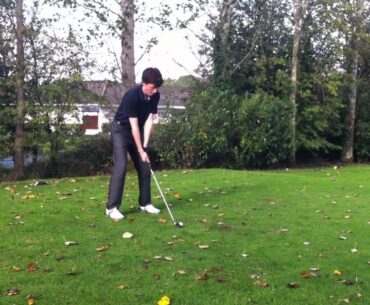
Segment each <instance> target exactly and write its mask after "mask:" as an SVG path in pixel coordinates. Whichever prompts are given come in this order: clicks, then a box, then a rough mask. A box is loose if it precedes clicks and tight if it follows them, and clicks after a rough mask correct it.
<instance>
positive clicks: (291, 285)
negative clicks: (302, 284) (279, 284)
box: [286, 282, 299, 288]
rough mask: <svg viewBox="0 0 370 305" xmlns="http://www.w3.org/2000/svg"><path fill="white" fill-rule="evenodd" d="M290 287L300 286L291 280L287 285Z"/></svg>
mask: <svg viewBox="0 0 370 305" xmlns="http://www.w3.org/2000/svg"><path fill="white" fill-rule="evenodd" d="M286 286H287V287H288V288H299V284H298V283H296V282H290V283H288V284H287V285H286Z"/></svg>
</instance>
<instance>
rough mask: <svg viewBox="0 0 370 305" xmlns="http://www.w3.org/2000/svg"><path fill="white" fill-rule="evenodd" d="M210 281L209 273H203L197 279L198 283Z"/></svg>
mask: <svg viewBox="0 0 370 305" xmlns="http://www.w3.org/2000/svg"><path fill="white" fill-rule="evenodd" d="M208 279H209V276H208V273H202V274H200V275H198V276H197V277H196V278H195V280H197V281H207V280H208Z"/></svg>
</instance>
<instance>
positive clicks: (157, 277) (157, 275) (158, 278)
mask: <svg viewBox="0 0 370 305" xmlns="http://www.w3.org/2000/svg"><path fill="white" fill-rule="evenodd" d="M153 279H154V280H156V281H159V280H160V279H161V276H160V275H159V274H154V275H153Z"/></svg>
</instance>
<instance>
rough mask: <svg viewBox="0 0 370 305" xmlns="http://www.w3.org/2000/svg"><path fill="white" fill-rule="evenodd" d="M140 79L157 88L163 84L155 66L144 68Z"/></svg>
mask: <svg viewBox="0 0 370 305" xmlns="http://www.w3.org/2000/svg"><path fill="white" fill-rule="evenodd" d="M141 81H142V82H143V83H145V84H153V85H155V86H156V87H157V88H159V87H160V86H162V84H163V79H162V74H161V72H160V71H159V70H158V69H157V68H146V69H145V70H144V71H143V75H142V77H141Z"/></svg>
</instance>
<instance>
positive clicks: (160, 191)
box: [150, 167, 176, 224]
mask: <svg viewBox="0 0 370 305" xmlns="http://www.w3.org/2000/svg"><path fill="white" fill-rule="evenodd" d="M150 172H151V173H152V176H153V178H154V181H155V184H156V185H157V188H158V190H159V193H160V194H161V197H162V199H163V201H164V203H165V205H166V208H167V210H168V213H169V214H170V216H171V219H172V221H173V223H174V224H176V220H175V218H174V217H173V215H172V212H171V209H170V207H169V206H168V203H167V200H166V198H165V197H164V195H163V192H162V190H161V187H160V186H159V183H158V180H157V178H156V177H155V175H154V172H153V170H152V168H151V167H150Z"/></svg>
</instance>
